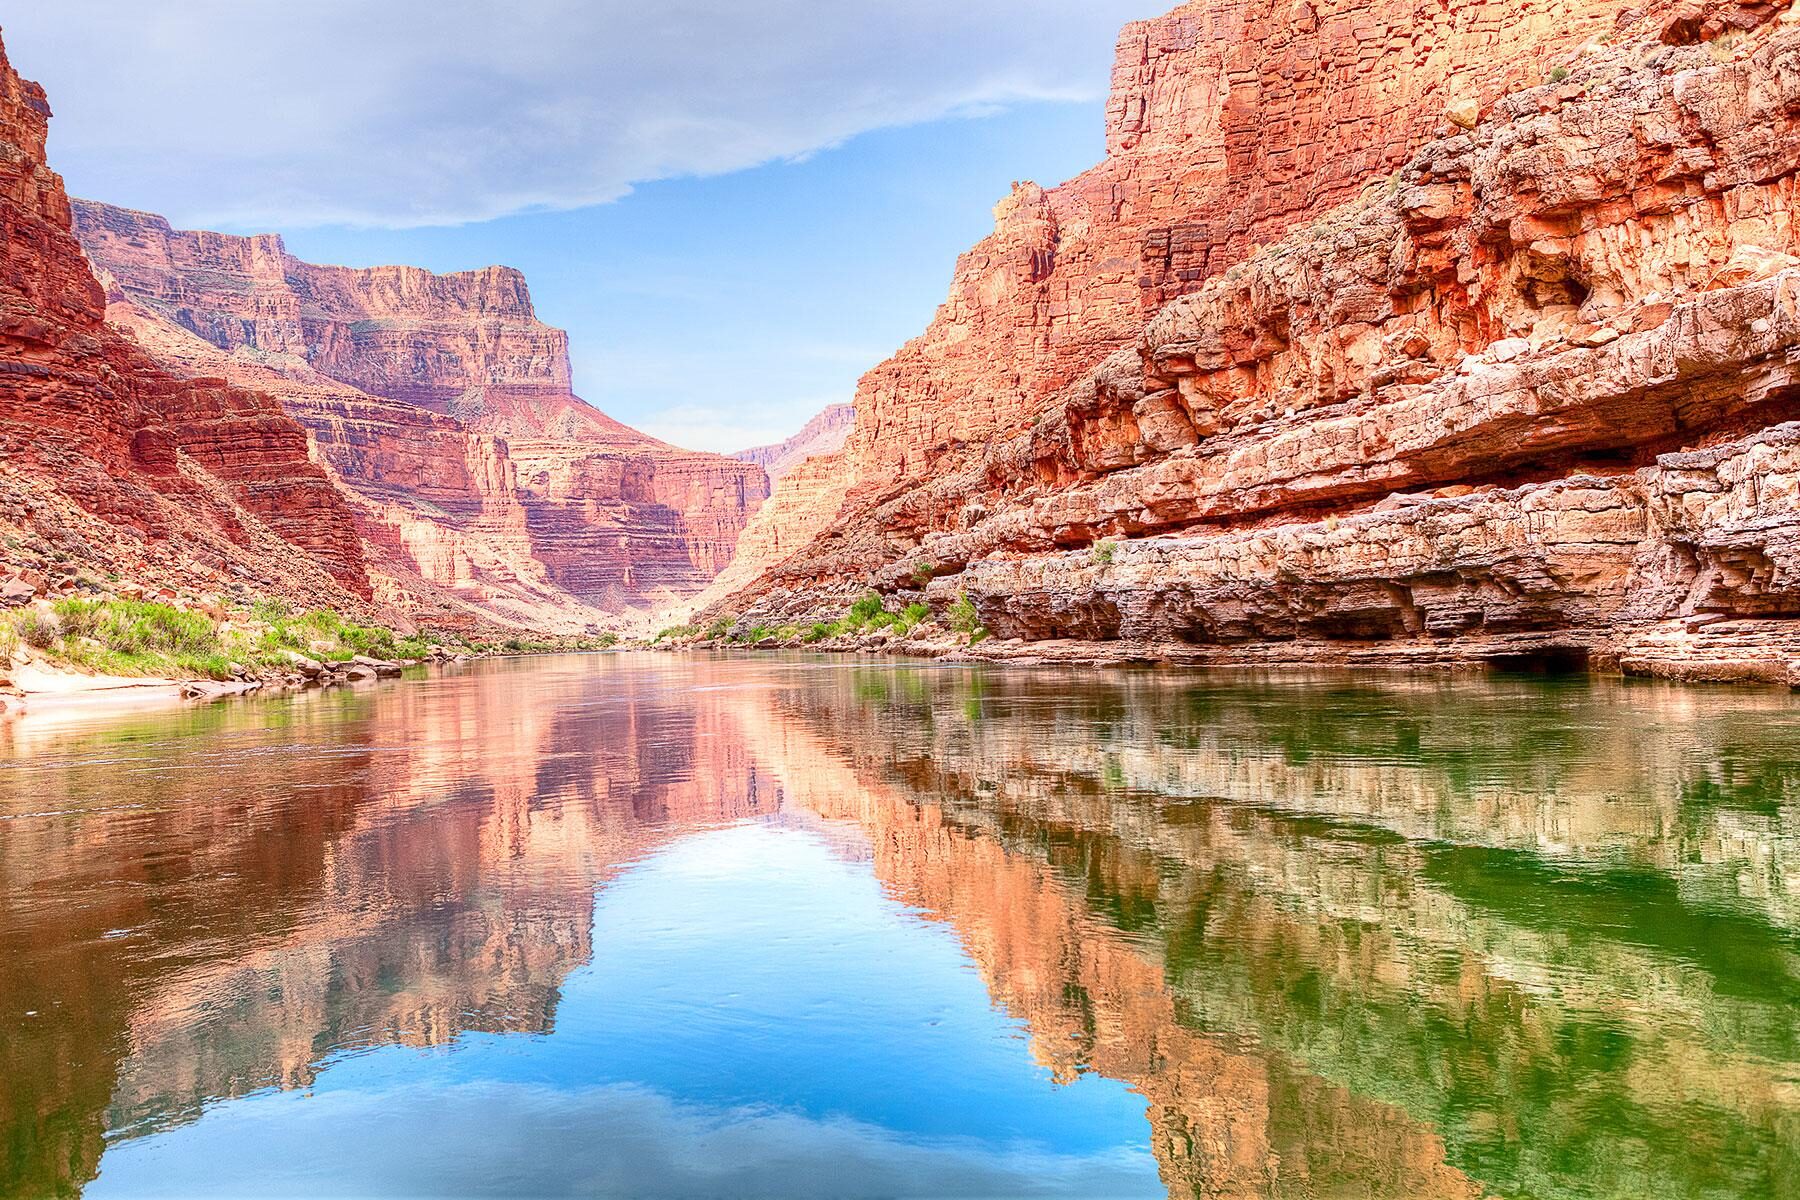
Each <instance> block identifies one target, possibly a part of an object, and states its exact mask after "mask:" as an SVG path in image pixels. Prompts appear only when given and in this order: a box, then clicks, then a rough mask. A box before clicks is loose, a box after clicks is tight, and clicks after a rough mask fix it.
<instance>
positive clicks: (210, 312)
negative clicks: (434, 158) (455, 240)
mask: <svg viewBox="0 0 1800 1200" xmlns="http://www.w3.org/2000/svg"><path fill="white" fill-rule="evenodd" d="M75 214H76V228H77V231H78V232H79V234H80V236H81V239H82V244H83V246H84V248H85V249H86V251H87V253H88V256H89V257H90V258H91V259H92V260H93V262H94V263H95V265H96V267H97V268H98V269H99V271H100V274H101V277H102V279H103V280H104V281H105V283H106V286H107V290H108V299H109V301H110V303H109V305H108V309H107V313H108V319H109V320H110V321H111V322H112V323H113V324H114V325H115V326H116V327H118V328H121V329H124V330H127V331H129V332H130V333H131V334H132V336H133V337H135V338H136V339H137V340H138V342H139V343H140V344H141V345H142V346H143V347H144V348H145V349H146V350H147V351H149V352H150V353H151V354H153V355H154V356H155V357H157V358H158V359H159V360H161V361H163V362H164V363H166V364H168V365H169V366H170V367H171V368H172V369H174V370H177V371H179V372H182V373H205V374H217V375H223V376H226V377H228V378H231V379H233V380H236V381H241V382H244V383H246V384H249V385H251V386H255V387H258V388H262V389H265V390H267V391H269V392H271V393H272V394H274V395H277V396H279V397H280V398H281V400H282V402H283V403H284V405H285V406H286V407H287V409H288V410H289V411H290V412H291V413H293V414H294V415H295V416H296V417H298V418H299V420H300V421H301V422H302V423H303V424H304V425H305V426H306V428H307V430H308V431H309V433H310V434H311V436H312V441H313V446H314V451H315V454H316V456H317V458H318V460H319V461H320V462H321V463H322V464H324V466H325V467H326V468H327V469H328V470H329V471H330V472H331V473H332V475H333V477H334V478H335V479H336V480H337V481H338V483H339V484H340V485H341V486H342V487H343V489H344V490H345V491H346V493H347V494H348V495H349V496H350V498H351V501H352V503H353V505H354V507H355V509H356V512H357V517H358V523H359V526H360V528H361V530H362V533H363V537H364V539H365V540H366V542H367V543H368V545H369V547H370V555H371V559H372V561H373V562H374V564H375V566H376V568H377V572H376V573H377V583H378V586H379V587H380V589H381V590H382V591H383V593H384V595H385V597H386V598H388V599H390V600H393V601H394V602H396V603H398V604H400V605H401V606H403V607H405V608H407V609H409V610H410V611H413V612H414V613H417V614H420V615H423V616H428V617H430V618H431V619H433V620H434V621H436V622H440V623H451V624H455V623H459V622H460V621H463V620H466V619H468V617H469V615H470V614H471V613H481V614H485V615H490V616H498V617H500V618H502V619H504V620H509V621H513V622H517V623H521V624H526V625H530V626H534V627H538V628H562V627H567V628H579V627H581V626H583V625H590V624H593V623H595V622H596V621H598V620H601V619H602V618H603V614H607V613H613V612H617V611H620V610H622V609H626V608H630V607H634V606H642V605H645V604H650V603H666V602H669V601H671V600H674V599H678V598H680V597H683V596H687V595H691V594H693V593H694V592H696V591H698V590H699V589H700V588H701V587H702V586H703V585H704V584H705V583H706V582H707V581H709V580H710V579H711V578H712V577H713V576H714V575H716V574H717V573H718V571H719V570H720V568H722V567H723V566H724V564H725V563H726V562H728V561H729V560H730V557H731V554H732V551H733V548H734V546H735V543H736V540H737V535H738V532H739V531H740V530H741V529H742V528H743V525H744V522H745V521H746V520H747V519H748V518H749V517H750V515H751V514H752V513H753V512H754V511H755V509H756V507H757V506H758V505H759V504H760V502H761V500H762V499H763V497H764V496H765V495H766V494H767V484H766V480H765V478H764V476H763V474H762V472H761V470H760V469H759V468H758V467H757V466H756V465H754V464H748V463H742V462H739V461H736V460H733V459H729V458H725V457H722V456H719V455H713V454H701V453H696V452H692V451H686V450H679V449H676V448H675V447H672V446H668V445H665V444H663V443H661V442H658V441H656V440H655V439H653V438H650V437H648V436H647V435H644V434H641V433H639V432H637V431H636V430H633V429H631V428H629V427H627V426H625V425H622V424H620V423H619V422H617V421H614V420H612V419H611V418H610V417H607V416H606V415H605V414H603V413H601V412H599V411H598V410H597V409H594V408H592V407H591V406H589V405H587V404H586V403H584V402H582V401H581V400H580V399H579V398H577V397H576V396H575V395H574V393H573V391H572V390H571V381H570V372H569V353H568V336H567V334H565V333H564V332H563V331H562V330H560V329H556V328H553V327H551V326H549V325H546V324H544V323H543V322H541V321H539V320H538V319H537V316H536V314H535V312H534V310H533V308H532V304H531V297H530V293H529V291H528V289H527V287H526V284H525V280H524V277H523V276H522V275H520V274H519V272H517V271H514V270H512V269H510V268H506V267H489V268H486V269H484V270H479V271H467V272H461V273H456V274H450V275H438V274H433V273H431V272H429V271H424V270H421V269H419V268H416V267H374V268H366V269H350V268H344V267H322V266H315V265H313V264H311V263H306V262H302V261H300V260H299V259H296V258H295V257H293V256H292V255H291V254H288V253H287V251H286V248H285V246H284V245H283V243H282V241H281V239H280V238H279V237H276V236H274V235H261V236H257V237H236V236H231V235H225V234H218V233H209V232H196V231H184V230H176V229H173V228H171V227H170V225H169V223H168V222H167V221H165V220H163V219H162V218H161V217H157V216H153V215H151V214H148V213H139V212H134V211H131V210H128V209H121V208H115V207H112V206H109V205H104V204H95V203H91V202H87V201H77V202H76V203H75Z"/></svg>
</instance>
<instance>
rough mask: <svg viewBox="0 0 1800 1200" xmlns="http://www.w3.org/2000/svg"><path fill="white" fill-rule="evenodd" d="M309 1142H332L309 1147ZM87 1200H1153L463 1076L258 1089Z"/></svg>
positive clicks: (792, 1118)
mask: <svg viewBox="0 0 1800 1200" xmlns="http://www.w3.org/2000/svg"><path fill="white" fill-rule="evenodd" d="M321 1147H329V1148H330V1150H329V1152H327V1153H321V1152H320V1148H321ZM88 1194H89V1195H91V1196H94V1197H103V1196H110V1195H118V1196H182V1197H196V1196H243V1195H252V1194H254V1195H261V1196H430V1195H438V1196H451V1195H461V1196H521V1195H531V1196H565V1195H567V1196H630V1197H639V1198H642V1197H687V1196H766V1197H782V1198H784V1200H804V1198H810V1197H826V1196H836V1197H852V1196H867V1197H878V1196H885V1197H894V1196H920V1197H925V1196H935V1197H946V1196H955V1197H979V1196H1020V1197H1023V1196H1069V1197H1075V1196H1084V1197H1092V1196H1116V1197H1125V1196H1159V1195H1163V1194H1165V1193H1164V1190H1163V1188H1162V1186H1161V1185H1160V1184H1159V1182H1158V1180H1157V1176H1156V1161H1155V1160H1154V1159H1153V1158H1151V1157H1150V1155H1149V1154H1148V1153H1147V1152H1146V1151H1144V1150H1143V1149H1141V1148H1138V1147H1132V1146H1120V1147H1117V1148H1115V1149H1111V1150H1101V1151H1098V1152H1093V1153H1089V1154H1086V1155H1074V1154H1058V1153H1055V1152H1054V1151H1051V1150H1048V1149H1046V1148H1044V1147H1042V1146H1038V1145H1033V1144H1030V1143H1015V1144H1011V1145H995V1144H992V1143H988V1142H983V1141H978V1140H976V1139H972V1138H956V1139H930V1140H927V1139H922V1138H913V1137H908V1136H906V1135H904V1134H901V1133H898V1132H895V1131H892V1130H888V1129H884V1128H881V1127H879V1126H875V1125H870V1124H867V1123H865V1122H860V1121H855V1120H850V1119H847V1118H835V1119H819V1118H811V1117H807V1116H803V1115H801V1114H798V1113H791V1112H782V1111H776V1110H770V1109H715V1108H706V1107H701V1106H697V1105H688V1104H679V1103H676V1102H674V1101H673V1100H671V1099H670V1098H669V1097H668V1096H666V1095H664V1094H662V1093H660V1092H656V1091H652V1090H650V1089H648V1088H642V1087H633V1086H630V1085H612V1086H598V1087H587V1088H578V1089H573V1090H570V1091H554V1090H552V1089H550V1088H547V1087H533V1086H527V1085H522V1084H505V1083H471V1084H464V1085H460V1086H448V1087H442V1088H432V1089H430V1090H426V1089H423V1088H419V1089H411V1090H408V1091H405V1092H391V1093H388V1092H379V1091H376V1092H367V1093H361V1092H343V1091H331V1090H321V1091H320V1092H318V1093H317V1095H313V1096H305V1097H302V1096H300V1095H299V1094H297V1093H294V1092H283V1093H263V1094H261V1095H257V1096H252V1097H248V1098H246V1099H243V1100H239V1101H237V1102H236V1103H234V1104H232V1105H227V1106H223V1107H220V1108H216V1109H214V1110H213V1111H211V1112H210V1113H208V1114H207V1115H206V1116H204V1117H202V1118H201V1119H200V1120H199V1121H197V1122H195V1123H194V1124H191V1125H187V1126H184V1127H182V1128H178V1129H175V1130H173V1131H170V1132H168V1133H165V1134H162V1135H160V1136H155V1137H149V1138H142V1139H138V1140H131V1141H123V1142H119V1143H117V1144H115V1145H114V1146H112V1147H111V1148H110V1149H109V1150H108V1152H107V1155H106V1157H105V1158H104V1159H102V1160H101V1164H100V1177H99V1179H97V1180H95V1181H94V1183H93V1184H92V1185H90V1187H89V1189H88Z"/></svg>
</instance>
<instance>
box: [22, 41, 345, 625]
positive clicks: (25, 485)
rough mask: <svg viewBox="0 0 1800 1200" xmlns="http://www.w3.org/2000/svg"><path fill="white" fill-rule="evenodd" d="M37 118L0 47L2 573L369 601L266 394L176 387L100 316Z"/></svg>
mask: <svg viewBox="0 0 1800 1200" xmlns="http://www.w3.org/2000/svg"><path fill="white" fill-rule="evenodd" d="M49 118H50V107H49V105H48V103H47V102H46V100H45V97H44V92H43V89H42V88H40V87H39V86H38V85H37V84H35V83H30V82H27V81H25V80H22V79H20V78H19V76H18V74H17V73H16V72H15V71H14V70H13V68H12V66H11V64H10V62H8V61H7V59H6V57H5V53H4V50H3V49H0V143H3V145H0V150H3V151H4V153H0V231H3V234H4V236H3V239H0V245H3V246H4V255H5V257H4V262H3V264H0V458H3V459H4V463H3V465H0V527H4V529H5V530H6V537H5V549H4V551H0V562H3V563H4V565H5V567H6V568H7V569H8V570H9V571H11V572H14V573H17V574H19V575H21V576H23V577H24V578H25V579H26V581H27V582H29V583H32V584H34V585H37V586H41V585H42V584H43V583H45V582H47V581H48V580H49V579H51V578H53V577H56V576H68V575H73V574H75V573H77V572H79V571H89V572H95V573H101V574H112V575H114V576H115V577H117V576H120V575H123V576H127V577H129V578H131V579H132V580H134V581H136V582H140V583H147V584H152V585H157V586H166V587H170V588H176V589H191V590H194V591H201V590H205V591H214V590H217V589H219V588H221V587H225V586H232V587H240V588H241V587H249V588H255V589H258V590H260V591H263V592H274V593H280V594H283V595H288V596H295V597H302V598H306V599H309V600H314V601H317V602H319V603H333V604H342V603H345V602H346V601H351V600H353V599H354V598H363V599H366V598H367V597H368V596H369V595H370V594H371V593H370V585H369V580H368V576H367V574H366V572H365V570H364V565H363V558H362V553H361V547H360V545H359V543H358V541H357V538H356V535H355V531H354V528H353V525H352V520H351V514H350V511H349V509H348V508H347V507H346V506H345V504H344V502H343V500H342V498H341V497H340V496H339V494H338V492H337V490H336V489H335V488H333V487H332V485H331V481H330V480H329V478H328V477H327V475H326V473H325V472H324V471H323V470H322V469H320V468H319V467H318V466H317V465H316V464H314V463H313V462H311V461H310V460H309V459H308V457H307V440H306V435H305V432H304V431H303V430H302V429H301V427H300V426H299V425H298V424H297V423H296V422H295V421H294V420H293V419H292V418H290V417H288V416H287V415H286V414H285V413H283V411H282V409H281V407H280V405H279V404H278V403H277V402H276V401H275V400H274V399H272V398H270V397H269V396H266V395H262V394H259V393H256V392H253V391H247V390H244V389H242V388H238V387H233V386H230V385H228V384H227V383H226V382H225V381H224V380H223V379H220V378H216V377H208V376H199V377H190V378H177V377H176V376H175V375H172V374H171V373H169V372H168V371H165V370H164V369H162V368H161V367H160V366H159V365H158V364H157V363H155V362H154V361H153V360H152V359H151V358H150V357H149V356H148V355H146V354H145V353H143V351H142V350H140V349H139V348H138V347H137V346H136V345H134V344H133V343H132V342H131V341H129V340H128V339H126V338H124V337H122V336H120V335H119V334H118V333H117V332H115V331H114V330H112V329H110V328H109V327H108V326H107V325H106V324H105V321H104V315H105V295H104V293H103V291H102V289H101V287H100V285H99V283H98V282H97V281H96V280H95V278H94V275H93V273H92V271H90V270H89V267H88V263H87V261H86V260H85V259H84V258H83V257H82V253H81V248H80V246H79V244H78V243H77V242H76V239H75V236H74V234H73V232H72V229H71V216H70V208H69V200H68V196H67V195H66V193H65V192H64V190H63V184H62V179H61V177H60V176H58V175H57V174H56V173H55V172H54V171H52V170H50V168H49V167H48V166H47V165H46V164H45V160H44V142H45V136H46V133H47V131H48V124H49Z"/></svg>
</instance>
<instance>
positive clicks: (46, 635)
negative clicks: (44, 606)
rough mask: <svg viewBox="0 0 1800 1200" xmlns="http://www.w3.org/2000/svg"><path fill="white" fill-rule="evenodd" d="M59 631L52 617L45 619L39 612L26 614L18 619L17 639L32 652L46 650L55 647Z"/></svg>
mask: <svg viewBox="0 0 1800 1200" xmlns="http://www.w3.org/2000/svg"><path fill="white" fill-rule="evenodd" d="M60 634H61V631H60V630H58V629H57V627H56V620H55V618H53V617H46V616H44V615H43V614H42V613H39V612H28V613H26V614H25V615H24V616H22V617H20V618H19V637H20V638H21V639H22V640H23V641H24V643H25V644H26V645H27V646H30V647H31V648H32V649H33V650H48V649H49V648H50V647H52V646H54V645H56V639H57V637H58V636H60Z"/></svg>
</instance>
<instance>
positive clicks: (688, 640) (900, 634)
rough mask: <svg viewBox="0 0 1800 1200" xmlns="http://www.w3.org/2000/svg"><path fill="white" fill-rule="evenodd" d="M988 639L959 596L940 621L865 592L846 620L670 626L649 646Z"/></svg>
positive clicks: (917, 607) (823, 645) (922, 609)
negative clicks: (894, 605) (774, 623)
mask: <svg viewBox="0 0 1800 1200" xmlns="http://www.w3.org/2000/svg"><path fill="white" fill-rule="evenodd" d="M987 636H988V631H987V630H986V629H985V628H983V627H982V624H981V618H980V616H979V615H978V614H977V613H976V611H975V605H974V603H973V602H972V601H970V599H969V598H968V596H966V595H959V596H958V597H957V598H956V600H955V602H954V603H952V604H950V605H949V606H948V607H947V608H946V609H945V612H944V615H943V619H942V620H941V621H940V620H939V619H938V618H937V615H936V614H935V612H934V611H933V609H932V607H931V605H929V604H926V603H924V602H923V601H921V600H914V601H910V602H908V603H906V604H903V605H900V606H899V607H889V605H888V601H887V599H886V598H884V597H883V596H882V595H881V593H879V592H873V591H871V592H865V593H864V594H863V595H861V596H860V597H858V598H857V600H856V601H855V603H853V604H851V605H850V607H849V609H848V610H846V611H845V612H844V614H843V615H842V616H840V617H838V618H836V619H835V620H831V621H813V622H810V623H807V624H804V625H802V624H794V623H788V624H783V625H768V624H764V623H761V622H755V621H745V620H743V619H741V618H736V617H729V616H725V617H717V618H714V619H713V620H712V621H711V622H710V623H709V624H706V625H692V624H688V625H671V626H669V627H668V628H666V629H663V630H660V631H659V632H658V633H657V634H656V635H655V636H654V637H652V638H651V639H650V641H649V643H648V644H649V645H651V646H684V647H695V646H750V647H755V648H758V649H780V648H791V647H795V646H813V647H817V648H819V649H827V650H843V649H860V648H863V647H866V646H869V645H871V644H882V645H885V644H888V643H891V642H895V641H907V640H918V641H920V642H921V643H930V644H933V645H937V644H939V643H941V642H943V641H945V640H949V641H952V642H954V643H958V644H963V645H975V644H976V643H978V642H980V641H981V640H982V639H984V638H986V637H987Z"/></svg>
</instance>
